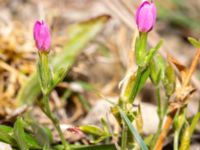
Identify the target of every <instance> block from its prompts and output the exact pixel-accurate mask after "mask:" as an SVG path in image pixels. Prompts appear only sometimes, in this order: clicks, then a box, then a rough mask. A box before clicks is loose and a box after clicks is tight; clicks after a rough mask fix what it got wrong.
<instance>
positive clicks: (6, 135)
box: [0, 125, 17, 146]
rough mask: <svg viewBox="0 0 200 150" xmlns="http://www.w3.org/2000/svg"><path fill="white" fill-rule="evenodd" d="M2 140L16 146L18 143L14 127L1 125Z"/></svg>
mask: <svg viewBox="0 0 200 150" xmlns="http://www.w3.org/2000/svg"><path fill="white" fill-rule="evenodd" d="M0 141H2V142H5V143H8V144H10V145H12V146H16V145H17V143H16V141H15V139H14V137H13V128H11V127H9V126H5V125H0Z"/></svg>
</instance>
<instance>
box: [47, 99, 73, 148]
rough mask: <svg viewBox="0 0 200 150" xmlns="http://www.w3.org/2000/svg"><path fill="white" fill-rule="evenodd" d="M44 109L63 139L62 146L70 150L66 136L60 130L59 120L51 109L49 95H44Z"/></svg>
mask: <svg viewBox="0 0 200 150" xmlns="http://www.w3.org/2000/svg"><path fill="white" fill-rule="evenodd" d="M44 107H45V111H44V113H45V114H46V115H47V117H49V118H50V119H51V121H52V123H53V124H54V126H55V128H56V130H57V131H58V134H59V136H60V138H61V141H62V144H63V145H64V148H65V150H70V147H69V144H68V143H67V141H66V140H65V138H64V135H63V133H62V130H61V128H60V123H59V120H58V118H57V117H56V116H55V115H54V114H53V113H52V112H51V109H50V105H49V96H48V95H44Z"/></svg>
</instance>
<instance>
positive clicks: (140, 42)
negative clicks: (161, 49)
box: [135, 33, 147, 66]
mask: <svg viewBox="0 0 200 150" xmlns="http://www.w3.org/2000/svg"><path fill="white" fill-rule="evenodd" d="M146 47H147V33H140V35H139V37H138V38H137V39H136V43H135V58H136V63H137V65H138V66H144V65H145V61H144V58H145V57H146V55H147V51H146Z"/></svg>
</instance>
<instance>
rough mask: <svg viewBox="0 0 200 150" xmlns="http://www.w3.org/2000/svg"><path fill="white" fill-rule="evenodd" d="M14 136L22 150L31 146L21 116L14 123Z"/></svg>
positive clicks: (27, 149) (26, 149)
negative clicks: (27, 140) (28, 143)
mask: <svg viewBox="0 0 200 150" xmlns="http://www.w3.org/2000/svg"><path fill="white" fill-rule="evenodd" d="M14 137H15V140H16V141H17V145H18V146H19V148H20V150H29V147H28V145H27V143H26V136H25V133H24V127H23V122H22V119H21V118H18V119H17V121H16V122H15V124H14Z"/></svg>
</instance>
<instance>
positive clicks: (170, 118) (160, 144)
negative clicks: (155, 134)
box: [154, 109, 177, 150]
mask: <svg viewBox="0 0 200 150" xmlns="http://www.w3.org/2000/svg"><path fill="white" fill-rule="evenodd" d="M176 111H177V109H175V110H174V111H173V112H172V113H170V114H168V115H167V117H166V120H165V124H164V126H163V129H162V132H161V133H160V135H159V138H158V140H157V141H156V145H155V148H154V150H161V149H162V147H163V143H164V140H165V137H166V136H167V133H168V131H169V128H170V126H171V124H172V122H173V118H174V116H175V114H176Z"/></svg>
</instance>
